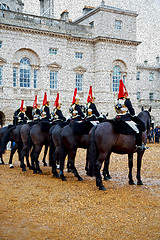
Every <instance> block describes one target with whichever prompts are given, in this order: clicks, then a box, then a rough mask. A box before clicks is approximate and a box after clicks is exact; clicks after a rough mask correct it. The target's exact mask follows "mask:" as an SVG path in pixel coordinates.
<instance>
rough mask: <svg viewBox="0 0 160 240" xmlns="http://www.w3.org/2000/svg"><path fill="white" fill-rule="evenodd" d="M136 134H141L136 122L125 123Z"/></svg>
mask: <svg viewBox="0 0 160 240" xmlns="http://www.w3.org/2000/svg"><path fill="white" fill-rule="evenodd" d="M125 122H126V123H127V124H128V125H129V126H130V127H131V128H132V129H133V130H134V131H135V132H136V133H139V129H138V127H137V125H136V123H135V122H133V121H125Z"/></svg>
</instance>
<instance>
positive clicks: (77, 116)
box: [69, 88, 85, 121]
mask: <svg viewBox="0 0 160 240" xmlns="http://www.w3.org/2000/svg"><path fill="white" fill-rule="evenodd" d="M69 111H70V113H71V114H72V116H71V121H82V120H84V118H85V115H84V113H83V111H82V109H81V106H80V105H79V97H78V96H77V88H75V90H74V96H73V101H72V105H71V107H70V109H69Z"/></svg>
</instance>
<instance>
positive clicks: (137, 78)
mask: <svg viewBox="0 0 160 240" xmlns="http://www.w3.org/2000/svg"><path fill="white" fill-rule="evenodd" d="M136 80H137V81H139V80H140V72H137V77H136Z"/></svg>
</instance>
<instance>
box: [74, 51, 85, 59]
mask: <svg viewBox="0 0 160 240" xmlns="http://www.w3.org/2000/svg"><path fill="white" fill-rule="evenodd" d="M82 55H83V53H80V52H76V53H75V58H82Z"/></svg>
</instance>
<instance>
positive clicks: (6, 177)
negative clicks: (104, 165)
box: [0, 144, 160, 240]
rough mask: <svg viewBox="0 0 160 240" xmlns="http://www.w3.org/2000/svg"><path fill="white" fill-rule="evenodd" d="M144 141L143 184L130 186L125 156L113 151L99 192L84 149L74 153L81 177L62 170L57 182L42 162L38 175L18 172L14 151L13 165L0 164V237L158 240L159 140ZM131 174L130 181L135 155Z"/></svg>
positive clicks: (13, 239)
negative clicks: (63, 178)
mask: <svg viewBox="0 0 160 240" xmlns="http://www.w3.org/2000/svg"><path fill="white" fill-rule="evenodd" d="M148 146H149V149H148V150H146V152H145V154H144V157H143V164H142V181H143V183H144V185H143V186H137V185H134V186H130V185H129V184H128V163H127V155H116V154H113V155H112V156H111V163H110V174H111V176H112V179H111V180H110V181H105V182H104V185H105V187H106V189H107V190H106V191H105V192H103V191H99V190H98V188H97V187H96V185H95V178H91V177H88V176H87V175H86V174H85V171H84V166H85V151H84V150H78V153H77V157H76V167H77V169H78V171H79V173H80V175H81V177H82V178H83V180H84V181H83V182H79V181H77V179H76V178H75V177H74V176H73V174H72V173H68V172H67V171H66V170H65V175H66V177H67V181H66V182H62V181H61V180H60V179H56V178H53V176H52V174H51V168H50V167H43V166H42V164H41V168H42V170H43V174H41V175H39V174H33V172H32V171H31V170H27V172H22V171H21V168H20V167H19V162H18V160H17V154H15V156H14V160H13V164H14V169H10V168H9V166H8V165H7V164H6V165H1V166H0V181H1V184H0V193H1V194H0V240H21V239H25V240H32V239H33V240H34V239H36V240H39V239H40V240H57V239H59V240H65V239H67V240H68V239H76V240H81V239H83V240H85V239H87V240H88V239H89V240H95V239H99V240H101V239H103V240H104V239H109V240H110V239H111V240H116V239H124V240H127V239H130V240H147V239H157V240H160V144H159V145H158V144H157V145H156V144H148ZM9 154H10V152H9V151H7V152H6V153H5V156H4V161H5V163H8V159H9ZM41 159H42V158H41ZM133 177H134V180H135V182H136V154H135V156H134V170H133Z"/></svg>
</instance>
